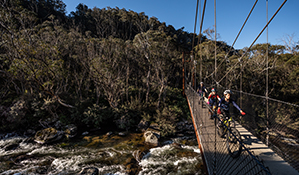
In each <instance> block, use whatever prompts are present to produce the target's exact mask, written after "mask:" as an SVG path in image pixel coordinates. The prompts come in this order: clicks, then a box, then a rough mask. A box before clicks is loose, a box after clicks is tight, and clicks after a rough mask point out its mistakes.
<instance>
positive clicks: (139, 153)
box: [132, 150, 149, 162]
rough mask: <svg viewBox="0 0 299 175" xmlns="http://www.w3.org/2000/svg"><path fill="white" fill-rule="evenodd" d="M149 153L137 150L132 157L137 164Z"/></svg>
mask: <svg viewBox="0 0 299 175" xmlns="http://www.w3.org/2000/svg"><path fill="white" fill-rule="evenodd" d="M148 152H149V150H135V151H133V153H132V155H133V157H134V158H135V160H136V161H137V162H140V161H141V159H142V158H143V156H145V155H146V154H147V153H148Z"/></svg>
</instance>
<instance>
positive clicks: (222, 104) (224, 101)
mask: <svg viewBox="0 0 299 175" xmlns="http://www.w3.org/2000/svg"><path fill="white" fill-rule="evenodd" d="M223 94H224V98H221V100H220V101H219V104H218V110H217V113H218V114H222V115H223V117H230V114H229V106H230V104H233V105H234V107H235V108H237V109H238V110H239V111H240V113H241V114H242V115H245V112H243V111H242V110H241V108H240V107H239V106H238V105H237V103H236V102H235V101H234V100H233V99H231V98H230V96H231V94H232V92H231V90H225V91H224V93H223ZM220 119H221V121H222V120H223V118H220ZM219 125H221V122H219Z"/></svg>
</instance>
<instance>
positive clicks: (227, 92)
mask: <svg viewBox="0 0 299 175" xmlns="http://www.w3.org/2000/svg"><path fill="white" fill-rule="evenodd" d="M223 94H224V95H226V94H232V91H231V90H229V89H228V90H225V91H224V92H223Z"/></svg>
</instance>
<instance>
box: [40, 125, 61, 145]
mask: <svg viewBox="0 0 299 175" xmlns="http://www.w3.org/2000/svg"><path fill="white" fill-rule="evenodd" d="M63 136H64V132H63V131H57V130H56V129H55V128H46V129H44V130H40V131H37V132H36V134H35V136H34V141H35V142H37V143H40V144H45V143H52V142H55V141H58V140H60V139H61V138H62V137H63Z"/></svg>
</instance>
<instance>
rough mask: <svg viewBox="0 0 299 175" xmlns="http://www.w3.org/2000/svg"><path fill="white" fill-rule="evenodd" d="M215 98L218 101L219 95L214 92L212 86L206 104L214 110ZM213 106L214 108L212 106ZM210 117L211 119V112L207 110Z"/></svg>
mask: <svg viewBox="0 0 299 175" xmlns="http://www.w3.org/2000/svg"><path fill="white" fill-rule="evenodd" d="M217 100H218V101H220V100H221V99H220V97H219V95H218V94H216V89H215V88H212V90H211V93H210V94H209V96H208V104H209V106H210V108H211V109H212V110H213V111H214V110H215V109H216V107H217ZM214 106H215V108H213V107H214ZM209 115H210V118H211V119H213V115H212V112H211V111H210V110H209Z"/></svg>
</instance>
